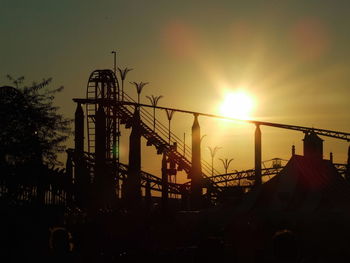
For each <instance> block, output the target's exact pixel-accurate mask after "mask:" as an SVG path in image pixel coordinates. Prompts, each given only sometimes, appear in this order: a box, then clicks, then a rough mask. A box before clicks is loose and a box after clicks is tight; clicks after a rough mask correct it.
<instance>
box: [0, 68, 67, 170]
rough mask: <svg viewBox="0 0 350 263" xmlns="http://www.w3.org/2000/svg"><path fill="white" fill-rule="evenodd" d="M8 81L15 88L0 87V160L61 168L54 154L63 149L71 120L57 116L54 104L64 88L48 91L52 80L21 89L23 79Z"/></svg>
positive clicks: (9, 77) (44, 80)
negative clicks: (35, 163)
mask: <svg viewBox="0 0 350 263" xmlns="http://www.w3.org/2000/svg"><path fill="white" fill-rule="evenodd" d="M7 78H8V79H9V80H10V81H11V82H12V83H13V85H14V86H15V87H9V86H4V87H0V94H1V96H0V123H1V126H0V127H1V128H0V145H1V148H0V158H2V159H4V158H5V159H6V161H7V162H15V163H16V162H22V163H23V162H30V161H34V160H40V161H42V162H44V163H45V164H49V165H57V164H60V162H58V160H57V154H58V153H60V152H63V151H64V149H65V147H64V146H63V145H62V143H63V142H64V141H65V140H66V139H67V137H68V136H69V134H70V123H71V120H69V119H67V118H65V117H63V116H62V115H61V114H59V113H58V109H59V108H58V107H57V106H54V105H53V101H54V98H55V95H56V94H57V93H59V92H61V91H62V90H63V87H59V88H51V87H50V83H51V81H52V79H51V78H48V79H43V80H42V81H41V82H39V83H35V82H33V83H32V85H30V86H24V85H23V80H24V78H23V77H20V78H17V79H14V78H12V77H11V76H9V75H8V76H7Z"/></svg>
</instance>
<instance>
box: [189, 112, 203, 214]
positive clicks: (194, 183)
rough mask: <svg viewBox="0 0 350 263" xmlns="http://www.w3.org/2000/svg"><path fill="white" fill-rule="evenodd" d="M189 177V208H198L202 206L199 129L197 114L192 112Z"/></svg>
mask: <svg viewBox="0 0 350 263" xmlns="http://www.w3.org/2000/svg"><path fill="white" fill-rule="evenodd" d="M190 178H191V208H192V209H200V208H201V206H202V183H203V178H202V166H201V131H200V126H199V122H198V114H194V121H193V125H192V167H191V171H190Z"/></svg>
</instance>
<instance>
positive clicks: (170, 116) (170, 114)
mask: <svg viewBox="0 0 350 263" xmlns="http://www.w3.org/2000/svg"><path fill="white" fill-rule="evenodd" d="M165 112H166V116H167V118H168V121H169V135H168V137H169V145H170V139H171V132H170V123H171V119H172V118H173V116H174V113H175V111H174V110H168V109H166V110H165Z"/></svg>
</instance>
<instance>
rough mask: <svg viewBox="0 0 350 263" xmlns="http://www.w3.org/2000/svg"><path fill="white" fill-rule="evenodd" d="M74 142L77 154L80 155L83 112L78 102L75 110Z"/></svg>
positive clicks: (82, 136)
mask: <svg viewBox="0 0 350 263" xmlns="http://www.w3.org/2000/svg"><path fill="white" fill-rule="evenodd" d="M74 143H75V152H76V154H77V156H80V155H82V154H83V153H84V112H83V108H82V107H81V104H80V103H78V105H77V109H76V110H75V119H74Z"/></svg>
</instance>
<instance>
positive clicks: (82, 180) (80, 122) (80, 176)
mask: <svg viewBox="0 0 350 263" xmlns="http://www.w3.org/2000/svg"><path fill="white" fill-rule="evenodd" d="M74 144H75V149H74V156H73V158H74V161H75V167H74V181H75V182H74V183H75V185H76V186H77V189H76V190H77V193H76V194H77V196H76V198H77V203H78V205H80V206H84V200H85V199H86V194H87V193H86V186H87V184H88V183H89V178H88V175H87V174H85V173H84V164H83V159H84V112H83V108H82V107H81V105H80V103H78V105H77V109H76V110H75V119H74Z"/></svg>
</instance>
